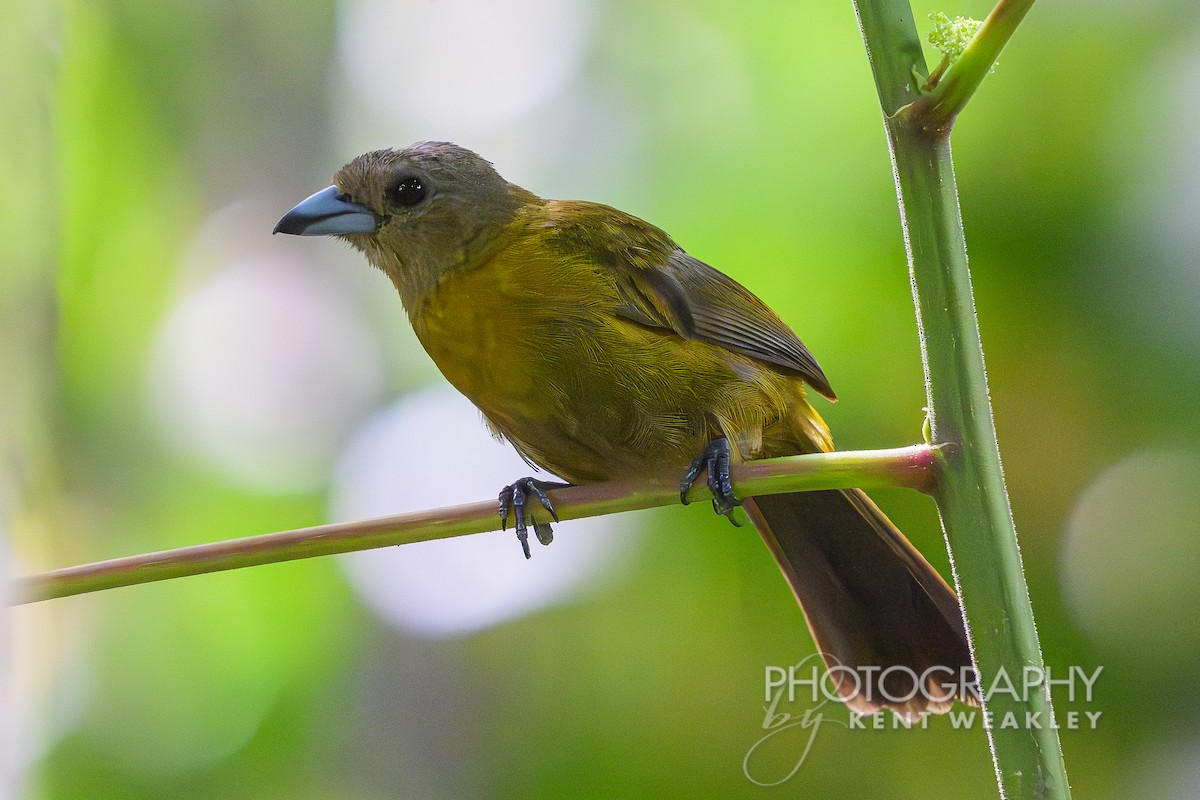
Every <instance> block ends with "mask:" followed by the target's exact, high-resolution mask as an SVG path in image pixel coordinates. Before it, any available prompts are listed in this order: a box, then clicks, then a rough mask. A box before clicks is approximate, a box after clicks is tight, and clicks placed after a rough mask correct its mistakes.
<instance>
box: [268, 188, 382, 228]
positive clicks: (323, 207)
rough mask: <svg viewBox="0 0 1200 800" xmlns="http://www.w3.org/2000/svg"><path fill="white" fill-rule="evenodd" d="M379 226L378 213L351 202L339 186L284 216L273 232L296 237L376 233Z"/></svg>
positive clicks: (329, 189) (318, 193)
mask: <svg viewBox="0 0 1200 800" xmlns="http://www.w3.org/2000/svg"><path fill="white" fill-rule="evenodd" d="M378 228H379V222H378V220H376V219H375V215H374V214H372V213H371V210H370V209H369V208H367V207H366V206H360V205H359V204H358V203H352V202H350V200H349V198H347V197H346V196H345V195H344V194H342V193H341V192H340V191H338V187H336V186H330V187H328V188H325V189H322V190H321V191H319V192H317V193H316V194H314V195H313V196H312V197H309V198H307V199H305V200H303V201H302V202H301V203H300V204H299V205H297V206H296V207H295V208H293V209H292V210H291V211H289V212H288V213H286V214H284V215H283V219H281V220H279V222H278V223H276V225H275V230H273V231H271V233H291V234H294V235H296V236H338V235H340V234H346V233H374V232H375V231H376V230H378Z"/></svg>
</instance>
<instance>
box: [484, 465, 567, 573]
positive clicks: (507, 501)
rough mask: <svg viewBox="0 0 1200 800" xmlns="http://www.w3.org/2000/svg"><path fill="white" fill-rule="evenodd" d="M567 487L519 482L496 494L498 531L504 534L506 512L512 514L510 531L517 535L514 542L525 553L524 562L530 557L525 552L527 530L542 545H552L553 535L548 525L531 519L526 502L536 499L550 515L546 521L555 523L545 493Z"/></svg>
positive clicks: (506, 527) (523, 479) (565, 484)
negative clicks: (497, 497) (498, 502)
mask: <svg viewBox="0 0 1200 800" xmlns="http://www.w3.org/2000/svg"><path fill="white" fill-rule="evenodd" d="M569 485H570V484H567V483H560V482H558V481H539V480H537V479H536V478H521V479H520V480H519V481H514V482H513V483H511V484H509V485H508V486H505V487H504V488H503V489H501V490H500V530H508V515H509V512H512V515H513V528H514V529H515V530H516V532H517V540H518V541H519V542H520V543H521V551H522V552H523V553H525V557H526V558H529V557H530V556H531V555H532V554H531V553H530V552H529V529H530V528H533V533H534V535H535V536H537V540H538V541H539V542H541V543H542V544H550V542H552V541H554V531H552V530H551V529H550V523H549V522H538V521H537V520H536V519H534V517H533V509H532V508H531V507H530V504H529V503H528V502H527V501H528V500H529V498H530V497H531V496H532V497H534V498H536V499H537V501H538V502H539V503H541V504H542V508H544V509H546V511H548V512H550V517H551V518H552V519H553V520H554V521H555V522H558V512H556V511H555V510H554V504H553V503H551V502H550V498H549V497H547V496H546V490H547V489H561V488H562V487H564V486H569Z"/></svg>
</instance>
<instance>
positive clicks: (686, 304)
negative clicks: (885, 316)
mask: <svg viewBox="0 0 1200 800" xmlns="http://www.w3.org/2000/svg"><path fill="white" fill-rule="evenodd" d="M551 205H552V207H553V211H552V212H551V213H552V216H553V217H554V218H556V223H557V224H556V225H555V227H556V228H558V233H559V234H560V235H563V236H565V237H566V238H567V239H569V240H570V241H571V250H572V252H576V253H577V252H579V251H580V250H588V251H591V252H592V256H593V258H594V261H595V263H597V264H603V265H605V266H607V267H608V268H609V269H610V270H611V272H612V274H613V275H614V276H615V278H616V290H617V294H618V296H619V298H620V305H619V306H618V307H617V310H616V312H617V314H618V315H619V316H621V317H623V318H625V319H628V320H631V321H633V322H636V323H638V324H640V325H646V326H648V327H652V328H662V329H665V330H668V331H671V332H673V333H675V334H677V335H679V336H682V337H683V338H685V339H696V340H699V341H702V342H707V343H709V344H712V345H716V346H717V347H723V348H725V349H726V350H731V351H733V352H736V353H741V354H742V355H745V356H749V357H750V358H755V359H758V360H760V361H765V362H767V363H768V364H772V365H774V366H776V367H781V368H782V369H784V370H787V371H789V372H792V373H795V374H797V375H798V376H799V377H801V378H802V379H804V381H805V382H807V383H808V384H809V385H810V386H812V387H813V388H814V389H816V390H817V391H818V392H820V393H821V394H823V395H824V396H825V397H828V398H829V399H830V400H836V399H837V396H836V395H835V394H834V392H833V389H832V388H831V387H830V385H829V380H828V379H827V378H826V377H825V373H824V372H823V371H822V370H821V366H820V365H819V364H818V363H817V360H816V359H815V358H813V356H812V354H811V353H809V352H808V348H806V347H805V346H804V344H803V342H801V341H800V339H798V338H797V337H796V334H795V333H793V332H792V329H791V328H789V327H788V326H787V325H786V324H784V322H783V320H781V319H780V318H779V317H778V316H777V315H776V314H775V312H774V311H772V310H771V309H770V308H769V307H768V306H767V304H766V303H764V302H763V301H762V300H759V299H758V298H757V297H755V296H754V294H752V293H751V292H750V290H749V289H747V288H746V287H744V286H742V285H741V284H740V283H738V282H737V281H735V280H733V278H730V277H729V276H728V275H725V274H724V273H722V272H719V271H718V270H715V269H713V268H712V267H710V266H709V265H708V264H705V263H704V262H703V261H700V260H699V259H696V258H692V257H691V256H690V255H688V254H687V253H686V252H684V251H683V250H682V249H680V248H679V246H678V245H676V244H675V243H674V242H673V241H672V240H671V238H670V237H669V236H668V235H667V234H666V233H665V232H663V231H662V230H660V229H659V228H656V227H654V226H653V225H651V224H649V223H647V222H644V221H642V220H640V219H638V218H637V217H634V216H631V215H629V214H626V213H624V212H622V211H618V210H616V209H614V208H610V207H609V206H604V205H600V204H598V203H584V202H575V201H555V202H552V203H551ZM597 229H600V230H602V231H603V232H604V234H605V235H604V236H599V237H597V236H596V235H595V231H596V230H597ZM614 243H619V244H618V246H617V247H614V246H613V245H614Z"/></svg>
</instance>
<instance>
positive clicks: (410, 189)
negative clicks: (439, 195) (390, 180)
mask: <svg viewBox="0 0 1200 800" xmlns="http://www.w3.org/2000/svg"><path fill="white" fill-rule="evenodd" d="M425 194H426V189H425V182H424V181H422V180H421V179H420V178H418V177H415V176H412V177H408V178H401V179H400V180H399V181H397V182H396V183H394V184H392V185H391V187H389V188H388V190H387V198H388V200H390V201H391V202H392V203H394V204H396V205H398V206H415V205H416V204H417V203H419V202H421V201H422V200H424V199H425Z"/></svg>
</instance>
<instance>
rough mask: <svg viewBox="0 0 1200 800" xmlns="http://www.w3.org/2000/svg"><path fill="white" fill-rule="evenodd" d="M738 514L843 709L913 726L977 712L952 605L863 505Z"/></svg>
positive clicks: (807, 495) (929, 570)
mask: <svg viewBox="0 0 1200 800" xmlns="http://www.w3.org/2000/svg"><path fill="white" fill-rule="evenodd" d="M745 508H746V512H747V513H748V514H749V515H750V518H751V519H752V520H753V521H754V524H755V526H756V527H757V528H758V531H759V533H760V534H762V537H763V541H765V542H766V544H767V548H768V549H769V550H770V551H771V553H772V555H774V556H775V560H776V561H777V562H779V568H780V569H781V570H783V574H784V576H785V577H786V578H787V581H788V583H789V584H791V587H792V592H793V593H794V594H795V595H796V599H797V600H798V601H800V607H801V608H802V609H803V610H804V617H805V619H807V620H808V627H809V630H811V631H812V635H813V639H814V640H815V641H816V643H817V649H818V650H820V651H821V655H822V657H823V658H824V659H825V663H826V665H827V666H828V668H829V675H830V677H831V679H832V681H833V684H834V686H836V687H837V691H838V694H839V696H841V698H842V699H843V700H844V701H845V702H846V704H847V705H848V706H850V707H851V708H852V709H854V710H855V711H858V712H861V713H873V712H875V711H878V710H879V709H880V708H890V709H892V710H893V711H895V712H896V713H898V714H901V715H903V716H905V717H907V718H912V717H914V716H916V715H918V714H920V713H921V712H923V711H932V712H935V713H938V714H941V713H944V712H946V711H947V710H949V709H950V707H951V706H952V705H953V704H954V700H955V699H959V700H963V701H964V702H968V703H971V704H973V705H974V704H977V703H978V699H977V694H976V692H977V688H976V687H975V678H974V672H973V671H972V669H971V654H970V651H969V649H968V647H967V636H966V632H965V631H964V629H963V621H962V611H961V609H960V607H959V603H958V596H957V595H955V593H954V591H953V590H952V589H951V588H950V587H949V586H948V585H947V584H946V582H945V581H944V580H943V579H942V577H941V576H940V575H939V574H938V573H937V570H935V569H934V568H933V567H932V566H930V564H929V562H928V561H926V560H925V558H924V557H923V556H922V555H921V554H920V553H919V552H918V551H917V549H916V548H915V547H913V546H912V544H910V543H909V541H908V540H907V539H905V538H904V534H902V533H901V532H900V531H899V530H898V529H897V528H896V526H895V525H893V524H892V523H891V520H889V519H888V518H887V517H886V516H884V514H883V512H882V511H880V510H879V508H878V506H876V505H875V504H874V503H872V502H871V499H870V498H869V497H867V496H866V495H865V494H864V493H863V492H861V491H859V490H857V489H850V490H846V491H838V490H830V491H820V492H797V493H795V494H777V495H764V496H762V497H754V498H750V499H748V500H746V502H745Z"/></svg>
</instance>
